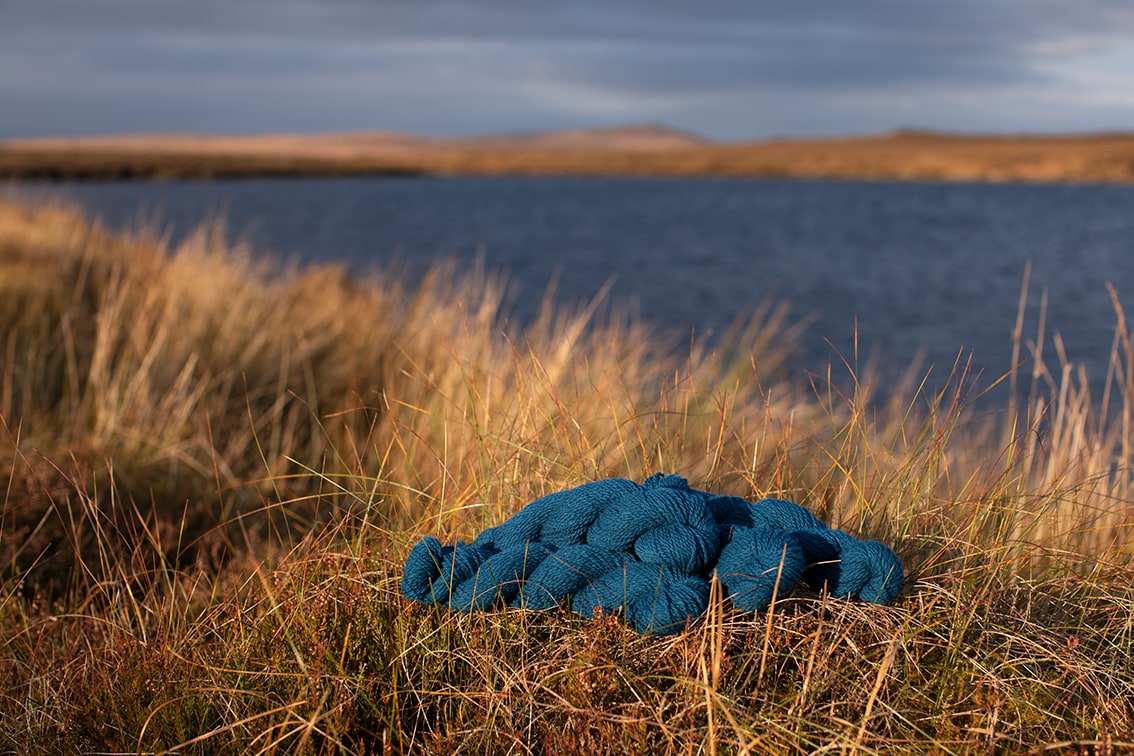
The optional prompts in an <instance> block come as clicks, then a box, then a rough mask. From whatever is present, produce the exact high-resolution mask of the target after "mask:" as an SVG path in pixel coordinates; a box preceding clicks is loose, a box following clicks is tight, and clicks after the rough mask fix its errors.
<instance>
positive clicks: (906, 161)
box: [0, 124, 1134, 183]
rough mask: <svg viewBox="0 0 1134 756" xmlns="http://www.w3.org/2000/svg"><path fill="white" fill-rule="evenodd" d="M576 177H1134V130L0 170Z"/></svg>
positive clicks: (522, 143)
mask: <svg viewBox="0 0 1134 756" xmlns="http://www.w3.org/2000/svg"><path fill="white" fill-rule="evenodd" d="M422 174H424V175H576V176H733V177H752V178H770V177H776V178H816V179H831V178H838V179H887V180H956V181H1053V182H1068V181H1070V182H1108V183H1113V182H1124V183H1134V133H1098V134H1066V135H1059V134H1055V135H1044V134H1008V135H995V134H960V133H949V132H936V131H928V130H921V129H900V130H897V131H894V132H890V133H885V134H877V135H859V136H846V137H780V138H775V139H766V140H758V141H739V142H717V141H712V140H708V139H705V138H702V137H700V136H697V135H694V134H691V133H688V132H684V131H680V130H676V129H671V128H668V127H665V126H658V125H649V124H647V125H631V126H623V127H612V128H601V129H575V130H565V131H551V132H535V133H518V134H499V135H485V136H469V137H428V136H422V135H415V134H407V133H401V132H387V131H373V132H368V131H362V132H343V133H331V134H257V135H224V134H122V135H109V136H90V137H40V138H29V139H13V140H7V141H0V179H5V178H6V179H12V180H21V179H23V180H26V179H48V180H51V179H54V180H82V179H177V178H209V177H239V176H273V175H290V176H303V175H323V176H329V175H422Z"/></svg>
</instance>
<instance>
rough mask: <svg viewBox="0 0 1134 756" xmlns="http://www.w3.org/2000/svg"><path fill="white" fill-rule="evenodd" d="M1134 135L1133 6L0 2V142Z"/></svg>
mask: <svg viewBox="0 0 1134 756" xmlns="http://www.w3.org/2000/svg"><path fill="white" fill-rule="evenodd" d="M627 123H660V124H667V125H670V126H673V127H676V128H681V129H687V130H690V131H694V132H697V133H699V134H702V135H704V136H708V137H713V138H718V139H745V138H760V137H768V136H777V135H823V134H848V133H863V132H876V131H884V130H890V129H894V128H900V127H921V128H935V129H947V130H966V131H997V132H1021V131H1031V132H1036V131H1083V130H1114V129H1134V2H1131V1H1130V0H946V1H945V2H941V0H853V1H852V0H815V1H813V2H809V1H803V2H788V1H782V2H781V1H777V2H770V1H769V2H765V1H764V0H703V1H702V2H689V0H680V1H678V0H568V1H565V2H555V3H543V2H535V1H534V0H0V138H6V137H18V136H39V135H51V134H59V135H66V134H95V133H98V134H101V133H115V132H139V131H145V132H151V131H195V132H230V133H250V132H263V131H276V132H279V131H287V132H318V131H338V130H356V129H394V130H400V131H413V132H419V133H425V134H431V135H460V134H478V133H499V132H516V131H531V130H543V129H554V128H575V127H589V126H608V125H618V124H627Z"/></svg>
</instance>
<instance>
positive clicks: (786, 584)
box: [401, 473, 904, 635]
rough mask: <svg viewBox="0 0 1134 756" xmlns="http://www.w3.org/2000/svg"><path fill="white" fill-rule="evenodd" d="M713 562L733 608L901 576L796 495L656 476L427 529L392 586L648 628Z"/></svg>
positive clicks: (854, 594)
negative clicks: (463, 524) (465, 533)
mask: <svg viewBox="0 0 1134 756" xmlns="http://www.w3.org/2000/svg"><path fill="white" fill-rule="evenodd" d="M714 570H715V571H716V573H717V575H718V577H719V579H720V581H721V585H722V587H723V588H724V590H725V592H726V594H727V595H728V596H729V598H730V600H731V601H732V602H733V604H734V605H735V606H737V607H738V608H739V609H742V610H746V611H753V610H760V609H764V608H766V607H767V606H768V605H769V604H770V603H771V601H772V598H773V596H775V595H776V594H777V593H779V595H783V594H784V593H786V592H787V591H788V590H790V589H791V588H792V587H793V586H794V585H796V584H797V583H799V582H800V580H806V582H807V583H808V584H809V585H811V586H812V587H813V588H816V589H824V588H825V589H826V590H828V591H830V592H831V593H832V594H833V595H835V596H839V597H846V598H859V599H862V600H865V601H871V602H874V603H886V602H889V601H891V600H893V599H894V597H895V596H896V595H897V593H898V590H899V589H900V588H901V584H902V580H903V577H904V575H903V571H902V565H901V562H900V561H898V558H897V556H896V555H895V554H894V553H893V551H891V550H890V549H889V548H887V547H886V546H884V545H882V544H880V543H878V542H876V541H859V540H857V539H855V538H854V537H853V536H851V535H849V534H847V533H844V532H842V531H840V530H833V529H831V528H828V527H827V526H826V525H824V524H823V523H822V522H820V521H819V520H818V519H816V518H815V516H814V515H812V514H811V513H810V512H808V511H807V510H806V509H804V508H803V507H800V506H799V505H798V504H794V503H792V502H788V501H782V500H778V499H764V500H762V501H759V502H756V503H749V502H747V501H745V500H744V499H740V498H736V497H727V496H716V495H714V494H710V493H707V492H704V491H698V490H696V489H693V488H690V487H689V484H688V482H687V481H686V480H685V479H684V478H681V477H679V476H676V475H662V474H660V473H659V474H657V475H654V476H651V477H650V478H648V479H647V480H646V481H645V482H644V483H643V484H641V485H639V484H637V483H634V482H633V481H629V480H625V479H621V478H610V479H607V480H600V481H595V482H593V483H587V484H584V485H582V486H579V487H577V488H573V489H569V490H566V491H558V492H556V493H552V494H548V495H547V496H544V497H542V498H540V499H537V500H535V501H534V502H532V503H531V504H529V505H527V506H526V507H524V508H523V509H522V510H520V511H519V512H518V513H516V514H515V515H514V516H513V517H512V518H511V519H509V520H508V521H506V522H504V523H502V524H501V525H498V526H496V527H493V528H489V529H488V530H485V531H484V532H482V533H481V534H480V535H479V536H478V537H477V538H476V540H474V541H473V542H472V543H465V542H463V541H458V542H456V543H455V544H453V545H452V546H444V545H442V544H441V542H440V541H438V540H437V539H436V538H432V537H428V536H427V537H426V538H423V539H422V540H421V541H419V542H418V543H417V544H416V545H415V546H414V547H413V549H412V550H411V551H410V554H409V556H408V557H407V558H406V564H405V572H404V575H403V577H402V585H401V587H402V593H403V594H404V595H405V596H406V597H407V598H410V599H412V600H414V601H417V602H420V603H423V604H434V603H443V604H446V605H448V606H449V607H450V608H453V609H459V610H463V611H472V610H484V609H489V608H494V607H503V606H510V607H517V608H526V609H549V608H553V607H556V606H561V605H568V606H570V608H571V609H572V611H575V612H577V613H579V614H582V615H585V616H595V615H598V614H614V613H620V614H621V615H622V617H623V618H624V619H625V621H626V622H628V623H629V624H630V625H631V626H633V627H634V628H635V629H636V630H638V631H639V632H643V633H651V634H655V635H660V634H665V633H672V632H678V631H680V630H681V629H682V628H684V627H685V626H686V625H688V624H689V623H690V622H692V621H694V620H696V619H697V617H699V616H700V615H701V614H702V613H703V612H704V611H705V608H706V607H707V605H708V599H709V579H710V577H711V575H712V573H713V571H714Z"/></svg>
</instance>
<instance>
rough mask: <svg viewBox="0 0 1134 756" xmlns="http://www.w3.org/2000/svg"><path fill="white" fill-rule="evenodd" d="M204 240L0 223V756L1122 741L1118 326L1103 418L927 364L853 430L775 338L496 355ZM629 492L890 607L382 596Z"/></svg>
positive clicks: (1126, 386) (484, 298) (840, 396)
mask: <svg viewBox="0 0 1134 756" xmlns="http://www.w3.org/2000/svg"><path fill="white" fill-rule="evenodd" d="M221 238H222V235H221V234H219V233H216V232H212V233H210V232H209V231H202V232H201V233H200V234H198V235H197V236H195V237H193V238H191V239H190V240H188V241H187V242H185V244H184V245H182V246H181V247H180V248H178V249H173V250H170V249H165V248H164V247H163V245H162V244H161V242H160V240H159V239H155V238H154V237H153V236H152V235H146V234H139V235H138V236H137V238H133V239H123V238H119V237H115V236H111V235H108V234H106V233H105V232H103V231H102V230H100V229H98V228H97V227H92V226H91V225H89V224H88V223H87V222H86V221H84V220H83V219H81V218H78V217H76V216H74V215H72V214H70V213H68V212H65V211H62V210H58V209H52V208H35V209H27V208H19V207H8V206H4V207H0V324H2V326H3V327H2V329H0V350H2V355H3V356H2V360H3V362H2V365H3V369H2V371H0V419H2V421H3V428H2V435H0V455H2V456H0V459H2V460H3V461H2V462H0V465H2V468H0V469H3V470H4V475H5V479H4V480H0V483H4V484H5V485H4V487H3V494H0V495H2V497H3V498H2V499H0V501H2V503H3V509H2V519H0V528H2V530H0V559H2V564H3V573H2V576H0V639H2V643H3V649H4V652H3V654H0V681H2V687H0V691H2V694H0V718H2V720H3V722H4V727H3V728H0V730H2V732H0V743H2V744H3V745H2V747H3V748H4V749H6V750H12V751H15V752H21V753H23V752H27V753H41V752H42V753H51V752H134V751H177V752H219V753H230V752H234V751H246V752H253V753H275V752H288V753H292V752H312V753H316V752H317V753H322V752H364V753H366V752H378V751H383V752H384V751H389V752H435V753H452V752H477V753H479V752H529V751H540V752H554V753H583V752H586V753H590V754H593V753H596V752H629V753H687V752H708V753H765V752H773V753H796V752H814V751H820V750H827V751H840V752H844V751H845V752H855V753H857V752H862V753H871V752H894V751H909V752H939V753H954V752H997V751H1011V752H1019V751H1027V750H1030V749H1034V750H1035V751H1036V752H1043V751H1046V752H1064V753H1117V752H1121V751H1123V750H1129V749H1130V748H1134V746H1131V745H1130V743H1131V742H1134V704H1131V700H1134V662H1132V659H1134V588H1132V587H1131V584H1132V579H1134V566H1132V562H1131V557H1132V556H1134V535H1132V533H1131V528H1132V527H1134V503H1132V500H1131V497H1130V483H1131V473H1132V470H1134V468H1132V466H1131V454H1132V453H1134V452H1132V451H1131V438H1130V433H1131V431H1130V418H1131V415H1132V414H1134V406H1132V405H1131V401H1132V399H1134V376H1132V371H1131V360H1132V359H1134V349H1132V348H1131V344H1130V337H1129V334H1128V333H1127V331H1126V326H1125V324H1124V321H1120V322H1119V325H1118V327H1117V329H1116V346H1115V360H1114V361H1113V370H1112V375H1111V380H1110V381H1109V383H1108V386H1109V388H1108V394H1107V396H1106V397H1105V398H1104V397H1091V396H1089V394H1088V393H1087V391H1088V389H1087V385H1088V384H1087V382H1086V381H1085V380H1084V379H1083V377H1082V376H1081V375H1079V374H1077V373H1076V372H1075V370H1073V369H1071V368H1070V367H1069V366H1066V367H1065V366H1059V367H1058V369H1055V370H1053V371H1052V372H1050V373H1049V372H1047V370H1046V368H1045V367H1044V366H1043V364H1042V363H1038V362H1037V363H1036V366H1037V367H1036V370H1035V371H1034V373H1028V372H1025V373H1023V374H1022V375H1021V376H1018V377H1017V376H1010V377H1009V380H1011V381H1013V383H1015V384H1018V388H1017V390H1016V391H1014V392H1013V396H1014V397H1016V396H1019V397H1021V398H1020V399H1019V400H1014V402H1015V404H1016V405H1018V406H1017V407H1016V408H1015V409H1013V408H1009V409H1007V410H1005V411H1003V412H1000V413H993V414H977V413H976V412H975V411H974V410H973V409H972V408H971V407H970V406H969V404H968V401H967V397H968V396H969V395H970V394H971V391H972V388H971V387H970V386H969V385H968V384H967V381H966V379H965V375H964V370H963V369H962V368H961V367H958V369H957V371H956V375H955V376H954V380H953V381H952V388H951V389H950V390H949V391H947V392H944V393H942V394H940V395H929V394H926V393H924V392H922V391H919V390H918V388H917V383H916V381H915V382H913V383H912V384H911V386H910V387H909V388H908V389H907V390H905V391H902V392H897V393H898V394H900V398H893V399H889V400H887V401H886V402H885V403H878V402H874V401H872V400H871V398H870V392H869V387H868V383H869V382H868V380H867V377H866V376H858V377H857V380H856V378H855V376H853V375H848V376H847V378H846V379H845V380H844V379H843V378H841V377H840V376H842V375H844V374H845V373H846V371H845V370H844V369H842V368H840V367H839V366H836V367H835V368H834V369H833V375H832V376H830V377H828V376H819V377H817V378H816V380H815V386H816V388H812V387H807V386H796V385H793V384H790V383H788V382H786V381H785V380H784V378H783V372H782V368H783V365H784V364H785V360H786V359H788V357H789V354H790V343H789V342H790V339H788V340H786V341H785V334H790V324H788V323H785V322H784V320H783V314H782V313H781V312H779V311H777V310H774V309H770V310H768V311H766V312H764V313H762V314H760V316H759V317H757V318H756V320H755V321H754V323H753V324H752V325H751V327H748V328H744V329H738V331H737V333H736V334H734V336H733V337H732V338H731V339H730V340H729V341H728V342H727V344H726V346H725V347H724V348H722V349H721V350H720V351H719V352H718V353H716V354H702V353H700V352H699V351H698V350H697V349H696V348H694V349H693V350H692V352H689V351H686V353H684V354H677V355H675V354H674V351H673V350H672V349H669V348H665V347H662V346H659V345H658V344H657V342H656V340H655V337H653V336H652V335H651V334H649V333H648V332H646V331H645V330H644V329H643V328H642V327H640V326H637V325H635V324H632V323H626V322H623V321H621V320H619V319H618V318H617V317H603V318H598V317H597V315H596V313H595V310H594V309H593V308H592V309H588V310H584V311H582V312H577V313H563V312H555V311H552V310H550V309H548V310H547V311H546V312H545V313H544V316H543V318H542V319H541V320H540V321H539V322H538V323H536V324H535V325H534V326H533V327H531V328H530V329H529V330H527V331H526V332H524V333H523V334H519V333H514V332H510V331H508V329H506V328H505V327H504V326H503V324H502V323H503V321H502V319H501V313H500V301H501V292H500V286H499V284H498V282H494V281H492V280H487V279H485V278H484V277H477V276H475V275H474V276H472V277H456V276H454V275H452V274H451V273H446V272H445V271H438V272H436V273H435V274H433V275H432V276H431V277H429V278H428V279H427V280H426V281H425V282H424V284H422V285H421V286H420V287H415V288H414V289H413V290H410V289H408V288H407V287H406V286H404V285H402V284H401V283H399V281H398V280H397V278H396V276H395V277H377V278H375V279H373V280H370V281H365V282H358V281H354V280H351V279H350V278H349V277H347V276H346V275H345V274H344V273H343V272H342V271H338V270H335V269H330V268H320V269H314V270H309V271H303V272H299V271H285V272H282V273H281V272H278V271H274V270H272V269H271V268H270V267H269V266H267V265H265V264H263V263H261V262H258V261H257V260H256V258H255V257H253V256H252V255H250V254H249V253H248V252H247V251H246V250H240V249H229V248H226V247H225V246H224V245H223V244H222V242H221ZM1118 312H1121V311H1120V310H1118ZM1021 343H1022V344H1023V346H1024V347H1026V346H1027V344H1026V343H1024V342H1021ZM1024 355H1025V356H1026V355H1027V351H1026V350H1025V352H1024ZM1033 374H1034V376H1035V380H1034V381H1033V380H1032V375H1033ZM1033 384H1034V387H1033ZM657 470H664V471H670V472H677V473H681V474H684V475H686V476H688V477H689V478H690V480H691V482H692V483H693V484H694V485H696V486H698V487H701V488H706V489H712V490H718V491H722V492H729V493H734V494H738V495H742V496H746V497H750V498H751V497H756V496H761V495H777V496H784V497H787V498H792V499H795V500H797V501H800V502H801V503H803V504H805V505H807V506H808V507H809V508H811V509H812V510H814V511H815V512H816V513H817V514H818V515H820V516H821V517H822V518H824V519H826V520H828V521H830V522H832V523H833V524H836V525H840V526H842V527H845V528H847V529H849V530H851V531H854V532H856V533H860V534H864V535H870V536H873V537H877V538H879V539H881V540H884V541H886V542H888V543H891V544H893V545H894V546H895V548H896V550H897V551H898V552H899V554H900V555H901V556H902V558H903V560H904V561H905V563H906V565H907V568H908V571H909V572H910V573H911V578H910V581H909V585H908V587H907V588H906V590H904V591H903V594H902V595H901V596H900V597H899V599H898V600H897V602H896V603H895V604H894V605H892V606H886V607H878V606H869V605H862V604H853V603H847V602H839V601H831V600H828V599H826V598H824V597H820V596H813V595H808V594H805V593H797V594H795V595H793V596H788V597H782V598H781V600H780V601H779V602H777V603H776V604H775V605H774V606H773V607H772V609H771V610H770V611H769V612H767V613H765V614H763V615H761V616H757V617H752V616H749V615H742V614H739V613H737V612H735V611H734V610H732V609H731V608H730V607H728V606H726V605H723V604H722V603H721V602H719V601H717V602H714V603H713V605H712V608H711V611H710V613H709V615H708V616H707V617H706V618H705V620H704V621H703V622H701V623H700V624H698V625H696V626H694V627H692V628H690V629H689V630H688V631H686V632H684V633H682V634H679V635H677V636H675V637H670V638H665V639H656V638H647V637H642V636H638V635H636V634H634V633H633V632H631V631H628V630H627V629H625V628H624V627H623V626H622V625H620V624H619V623H618V622H617V621H611V620H605V621H593V620H590V619H587V618H579V617H575V616H571V615H568V614H562V613H556V612H499V613H486V614H476V615H464V614H459V613H449V612H446V611H444V610H437V609H431V608H424V607H420V606H417V605H413V604H410V603H409V602H407V601H405V600H403V599H402V598H401V597H400V596H399V595H398V591H397V581H398V579H399V577H400V560H401V559H402V558H403V557H404V555H405V553H406V551H407V549H408V547H409V546H410V545H411V544H412V543H413V541H414V540H416V539H417V538H418V537H420V536H421V535H422V534H424V533H432V534H435V535H438V536H439V537H442V538H443V539H453V538H457V537H469V536H472V535H475V533H476V532H478V531H479V530H480V529H482V528H483V527H485V526H486V525H488V524H492V523H497V522H499V521H501V520H503V519H504V518H505V517H507V516H509V515H510V514H511V513H512V512H514V511H515V510H516V509H518V508H519V507H520V506H522V505H523V504H524V503H526V502H528V501H530V500H531V499H533V498H535V497H537V496H539V495H541V494H543V493H546V492H548V491H551V490H556V489H559V488H563V487H565V486H571V485H576V484H579V483H582V482H585V481H588V480H593V479H595V478H598V477H605V476H610V475H622V476H628V477H632V478H639V479H640V478H642V477H643V476H644V475H646V474H649V473H651V472H654V471H657Z"/></svg>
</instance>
